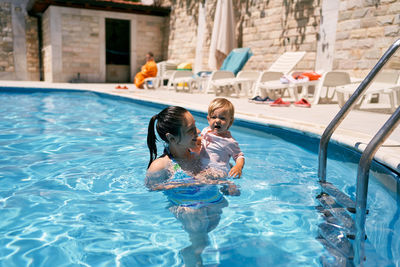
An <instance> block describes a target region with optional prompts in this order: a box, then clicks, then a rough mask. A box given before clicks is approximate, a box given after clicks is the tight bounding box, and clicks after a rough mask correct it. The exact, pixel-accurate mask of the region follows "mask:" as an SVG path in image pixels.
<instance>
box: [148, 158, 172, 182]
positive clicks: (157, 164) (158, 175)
mask: <svg viewBox="0 0 400 267" xmlns="http://www.w3.org/2000/svg"><path fill="white" fill-rule="evenodd" d="M170 166H171V160H170V159H169V158H168V157H167V156H164V157H162V158H158V159H156V160H154V161H153V162H152V163H151V165H150V166H149V168H148V169H147V173H146V179H145V183H146V186H147V187H148V188H150V189H154V187H156V186H157V185H159V184H161V183H163V182H164V181H166V180H167V179H169V176H170V172H169V167H170Z"/></svg>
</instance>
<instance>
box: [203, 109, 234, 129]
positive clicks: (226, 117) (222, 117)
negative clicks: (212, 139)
mask: <svg viewBox="0 0 400 267" xmlns="http://www.w3.org/2000/svg"><path fill="white" fill-rule="evenodd" d="M207 120H208V124H209V126H210V128H211V131H212V132H213V133H214V134H223V133H225V132H226V131H227V130H228V129H229V127H230V126H231V121H232V116H231V114H229V111H228V110H227V109H224V108H219V109H216V110H214V112H213V113H211V114H210V115H208V116H207Z"/></svg>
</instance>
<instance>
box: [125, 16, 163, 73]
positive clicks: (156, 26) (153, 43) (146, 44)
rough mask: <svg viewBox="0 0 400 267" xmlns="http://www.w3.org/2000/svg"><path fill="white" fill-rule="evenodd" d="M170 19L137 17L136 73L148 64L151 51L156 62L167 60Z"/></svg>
mask: <svg viewBox="0 0 400 267" xmlns="http://www.w3.org/2000/svg"><path fill="white" fill-rule="evenodd" d="M167 20H168V18H164V17H155V16H144V15H137V22H136V27H137V33H136V39H135V40H133V41H134V42H136V53H137V62H136V69H135V72H138V71H140V68H141V66H142V65H144V64H145V63H146V58H145V56H146V54H147V52H149V51H151V52H153V54H154V58H155V60H156V62H158V61H162V60H165V59H166V58H167V47H168V24H167V23H166V21H167Z"/></svg>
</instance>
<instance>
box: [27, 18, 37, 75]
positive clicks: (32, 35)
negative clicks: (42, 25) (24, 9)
mask: <svg viewBox="0 0 400 267" xmlns="http://www.w3.org/2000/svg"><path fill="white" fill-rule="evenodd" d="M26 57H27V59H26V61H27V68H28V80H30V81H39V80H40V64H39V39H38V19H37V18H34V17H30V16H26Z"/></svg>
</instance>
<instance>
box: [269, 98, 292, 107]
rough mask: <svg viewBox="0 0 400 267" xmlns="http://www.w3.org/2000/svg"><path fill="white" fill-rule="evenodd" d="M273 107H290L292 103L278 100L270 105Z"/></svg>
mask: <svg viewBox="0 0 400 267" xmlns="http://www.w3.org/2000/svg"><path fill="white" fill-rule="evenodd" d="M269 105H270V106H271V107H288V106H290V102H285V101H283V100H282V98H278V99H277V100H275V101H274V102H272V103H271V104H269Z"/></svg>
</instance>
